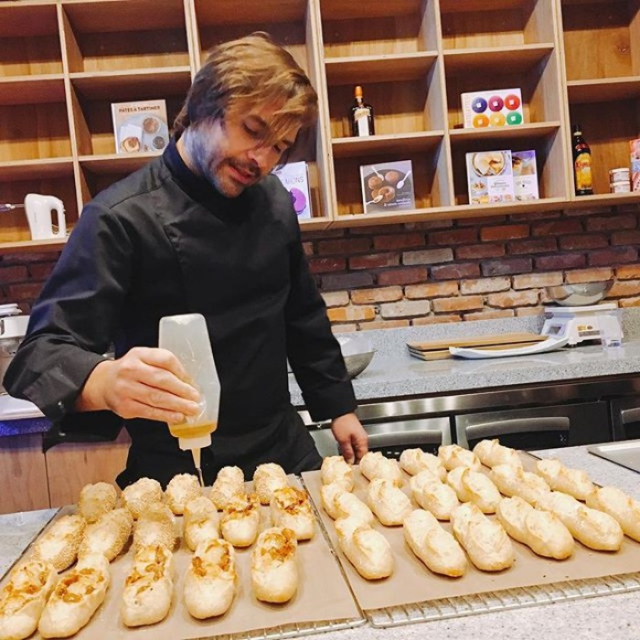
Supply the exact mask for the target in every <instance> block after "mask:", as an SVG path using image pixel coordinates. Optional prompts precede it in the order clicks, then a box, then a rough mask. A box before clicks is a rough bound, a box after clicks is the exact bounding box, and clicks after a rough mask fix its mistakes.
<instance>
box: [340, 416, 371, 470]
mask: <svg viewBox="0 0 640 640" xmlns="http://www.w3.org/2000/svg"><path fill="white" fill-rule="evenodd" d="M331 431H332V433H333V437H334V438H335V439H336V440H337V441H338V447H339V449H340V453H341V454H342V457H343V458H344V459H345V460H346V461H347V462H348V463H349V464H353V463H355V462H359V461H360V458H362V456H363V455H364V454H365V453H367V451H368V450H369V446H368V442H369V436H368V435H367V432H366V431H365V430H364V427H363V426H362V425H361V424H360V420H358V416H356V414H355V413H346V414H345V415H343V416H340V417H338V418H335V419H334V420H332V422H331Z"/></svg>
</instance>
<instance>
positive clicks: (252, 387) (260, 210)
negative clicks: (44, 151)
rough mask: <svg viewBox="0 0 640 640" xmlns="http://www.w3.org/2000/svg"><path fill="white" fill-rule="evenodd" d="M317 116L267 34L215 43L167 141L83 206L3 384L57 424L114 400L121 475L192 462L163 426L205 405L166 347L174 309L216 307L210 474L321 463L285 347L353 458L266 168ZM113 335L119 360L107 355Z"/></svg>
mask: <svg viewBox="0 0 640 640" xmlns="http://www.w3.org/2000/svg"><path fill="white" fill-rule="evenodd" d="M316 117H317V97H316V94H315V91H314V90H313V88H312V87H311V84H310V82H309V79H308V78H307V77H306V75H305V74H304V72H303V71H302V70H301V69H300V67H299V66H298V65H297V64H296V63H295V61H294V60H293V58H292V57H291V56H290V55H289V54H288V53H287V52H286V51H285V50H284V49H282V48H281V47H279V46H277V45H275V44H274V43H273V42H272V41H271V40H270V39H269V38H268V36H266V34H260V33H256V34H252V35H251V36H248V37H245V38H241V39H239V40H236V41H232V42H229V43H226V44H223V45H220V46H219V47H217V48H216V49H214V51H213V52H212V53H211V55H210V56H209V57H208V59H207V60H206V62H205V63H204V65H203V67H202V69H200V71H199V72H198V74H197V75H196V77H195V79H194V82H193V85H192V87H191V89H190V90H189V94H188V96H187V99H186V102H185V105H184V107H183V109H182V111H181V113H180V114H179V115H178V117H177V119H176V123H175V138H176V139H174V140H172V142H171V144H170V145H169V146H168V147H167V149H166V151H165V153H164V154H163V156H162V157H161V158H158V159H156V160H154V161H152V162H151V163H149V164H148V165H147V166H145V167H144V168H143V169H141V170H140V171H138V172H136V173H134V174H132V175H130V176H128V177H127V178H125V179H124V180H122V181H120V182H119V183H117V184H115V185H113V186H112V187H110V188H108V189H107V190H105V191H104V192H102V193H101V194H99V195H98V196H97V197H96V198H95V199H94V200H93V201H92V202H90V203H89V204H88V205H87V206H86V207H85V209H84V211H83V213H82V216H81V217H80V220H79V222H78V224H77V225H76V228H75V230H74V232H73V233H72V235H71V237H70V238H69V242H68V244H67V246H66V247H65V250H64V251H63V253H62V256H61V257H60V260H59V261H58V263H57V265H56V268H55V270H54V272H53V273H52V275H51V277H50V279H49V280H48V282H47V283H46V284H45V286H44V288H43V291H42V294H41V296H40V299H39V300H38V302H37V303H36V305H35V306H34V309H33V312H32V314H31V319H30V326H29V331H28V335H27V337H26V339H25V340H24V342H23V343H22V345H21V348H20V349H19V351H18V353H17V355H16V356H15V358H14V359H13V362H12V363H11V366H10V368H9V370H8V372H7V374H6V376H5V380H4V384H5V386H6V388H7V390H8V391H9V392H10V393H11V394H13V395H16V396H18V397H23V398H27V399H29V400H31V401H32V402H34V403H35V404H36V405H38V406H39V407H40V409H41V410H42V411H43V413H44V414H45V415H47V416H48V417H49V418H51V419H53V420H56V421H62V422H63V425H64V423H65V422H70V421H73V422H75V423H76V427H77V423H78V421H80V424H81V428H82V429H86V430H88V431H91V428H92V421H93V420H94V416H95V420H97V417H98V416H103V415H104V413H103V412H105V411H109V412H111V414H108V415H113V414H115V416H119V417H120V418H122V419H124V420H125V424H126V428H127V430H128V431H129V433H130V435H131V440H132V444H131V448H130V450H129V457H128V460H127V467H126V469H125V471H124V472H123V473H121V474H120V475H119V476H118V479H117V481H118V483H119V484H120V486H123V487H124V486H126V485H128V484H130V483H131V482H134V481H135V480H137V479H138V478H140V477H144V476H147V477H153V478H157V479H158V480H159V481H160V482H161V483H163V484H165V485H166V483H167V482H168V481H169V480H170V479H171V477H173V475H175V474H176V473H185V472H191V473H193V472H194V467H193V461H192V459H191V456H190V453H189V452H183V451H180V450H179V448H178V444H177V440H176V439H175V438H173V437H171V436H170V434H169V431H168V428H167V423H180V422H183V421H184V420H185V418H186V417H188V416H190V415H195V414H196V413H197V412H198V407H197V402H198V400H199V393H198V391H197V390H196V389H195V388H193V387H192V386H190V385H189V384H187V382H185V375H184V370H183V368H182V366H181V365H180V363H179V362H178V361H177V359H176V358H175V357H174V356H173V355H172V354H171V353H169V352H168V351H165V350H162V349H158V348H157V344H158V323H159V320H160V318H162V317H163V316H167V315H176V314H182V313H201V314H202V315H204V317H205V319H206V321H207V326H208V329H209V334H210V336H211V340H212V347H213V352H214V357H215V359H216V364H217V368H218V371H219V375H220V381H221V387H222V396H221V404H220V417H219V423H218V430H217V431H216V432H215V433H214V435H213V443H212V446H211V448H210V449H206V450H204V451H203V452H202V471H203V475H204V478H205V482H207V483H211V482H212V481H213V479H214V478H215V475H216V473H217V471H218V470H219V469H220V468H221V467H222V466H225V465H238V466H240V467H241V468H242V469H243V470H244V472H245V475H247V476H250V475H251V474H252V473H253V471H254V469H255V467H256V466H257V465H258V464H261V463H263V462H268V461H271V462H277V463H279V464H281V465H282V466H283V467H284V468H285V470H286V471H288V472H299V471H301V470H305V469H312V468H317V467H318V466H319V464H320V462H321V459H320V456H319V454H318V452H317V450H316V449H315V446H314V443H313V439H312V438H311V437H310V435H309V433H308V432H307V430H306V428H305V427H304V425H303V424H302V421H301V420H300V418H299V416H298V414H297V413H296V411H295V410H294V409H293V407H292V406H291V402H290V397H289V392H288V375H287V357H288V359H289V362H290V364H291V367H292V369H293V371H294V373H295V375H296V378H297V380H298V382H299V384H300V386H301V389H302V390H303V395H304V398H305V402H306V404H307V407H308V408H309V410H310V412H311V414H312V416H313V417H314V418H315V419H318V420H320V419H331V420H332V430H333V433H334V435H335V437H336V439H337V441H338V443H339V446H340V448H341V451H342V454H343V455H344V457H345V458H346V459H347V460H348V461H355V460H357V459H359V458H360V457H361V456H362V455H363V454H364V453H366V451H367V437H366V433H365V432H364V429H363V428H362V425H361V424H360V422H359V421H358V419H357V417H356V416H355V414H354V413H353V412H354V410H355V407H356V403H355V398H354V394H353V389H352V387H351V383H350V382H349V380H348V376H347V374H346V371H345V367H344V362H343V360H342V356H341V354H340V349H339V345H338V344H337V342H336V340H335V339H334V337H333V335H332V333H331V330H330V325H329V322H328V319H327V316H326V309H325V306H324V303H323V301H322V298H321V296H320V295H319V293H318V291H317V288H316V286H315V283H314V281H313V278H312V277H311V275H310V273H309V271H308V266H307V263H306V260H305V258H304V254H303V250H302V245H301V241H300V232H299V227H298V223H297V219H296V215H295V213H294V211H293V206H292V204H291V200H290V197H289V194H288V193H287V191H286V190H285V189H284V188H283V187H282V186H281V185H280V183H279V181H278V179H277V178H276V177H274V176H269V173H270V171H271V170H272V169H273V168H274V166H276V165H277V164H278V163H279V162H281V161H282V160H283V159H286V157H287V156H288V154H290V153H292V152H293V150H294V148H295V146H296V144H298V143H299V141H300V139H301V138H302V137H303V134H304V133H305V132H306V131H308V130H309V128H311V127H312V126H313V125H314V123H315V120H316ZM112 342H113V343H114V344H115V347H116V351H115V355H116V358H115V360H108V359H106V358H105V357H104V356H103V355H101V354H103V353H104V352H105V351H107V349H108V347H109V345H110V343H112ZM94 412H102V413H94ZM79 419H80V420H79Z"/></svg>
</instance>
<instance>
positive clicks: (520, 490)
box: [489, 464, 551, 504]
mask: <svg viewBox="0 0 640 640" xmlns="http://www.w3.org/2000/svg"><path fill="white" fill-rule="evenodd" d="M489 478H491V480H492V481H493V483H494V484H495V485H496V487H498V490H499V491H500V493H502V494H504V495H505V496H508V497H512V496H518V497H519V498H522V499H523V500H526V501H527V502H528V503H530V504H536V503H537V502H538V501H539V500H541V499H542V497H543V495H544V494H546V493H549V492H550V491H551V488H550V487H549V485H548V484H547V483H546V482H545V481H544V479H543V478H541V477H540V476H538V475H536V474H535V473H531V472H530V471H524V470H523V469H520V468H519V467H512V466H511V465H508V464H498V465H496V466H495V467H493V468H492V469H491V471H490V472H489Z"/></svg>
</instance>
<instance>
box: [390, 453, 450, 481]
mask: <svg viewBox="0 0 640 640" xmlns="http://www.w3.org/2000/svg"><path fill="white" fill-rule="evenodd" d="M400 466H401V467H402V469H404V471H406V472H407V473H408V474H409V475H410V476H415V475H417V474H418V473H420V472H421V471H431V473H433V474H434V475H436V476H438V478H440V480H442V482H444V481H445V480H446V478H447V470H446V469H445V468H444V465H443V464H442V460H440V458H438V456H434V455H433V454H432V453H427V452H426V451H423V450H422V449H405V450H404V451H403V452H402V453H401V454H400Z"/></svg>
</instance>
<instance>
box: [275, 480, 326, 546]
mask: <svg viewBox="0 0 640 640" xmlns="http://www.w3.org/2000/svg"><path fill="white" fill-rule="evenodd" d="M271 519H272V521H273V525H274V526H275V527H281V528H283V529H291V531H293V532H294V533H295V536H296V540H298V541H300V540H311V538H313V534H314V533H315V520H316V519H315V516H314V515H313V510H312V509H311V503H310V502H309V496H308V495H307V492H306V491H303V490H302V489H297V488H295V487H285V488H284V489H276V491H274V492H273V498H271Z"/></svg>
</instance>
